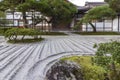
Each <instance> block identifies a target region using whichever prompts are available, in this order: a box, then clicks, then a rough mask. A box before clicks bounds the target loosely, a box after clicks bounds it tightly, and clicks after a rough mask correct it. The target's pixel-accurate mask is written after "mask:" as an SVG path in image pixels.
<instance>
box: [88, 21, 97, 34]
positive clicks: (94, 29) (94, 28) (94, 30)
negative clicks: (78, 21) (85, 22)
mask: <svg viewBox="0 0 120 80" xmlns="http://www.w3.org/2000/svg"><path fill="white" fill-rule="evenodd" d="M89 24H90V25H91V26H92V28H93V32H96V27H95V26H94V25H93V24H92V23H91V22H89Z"/></svg>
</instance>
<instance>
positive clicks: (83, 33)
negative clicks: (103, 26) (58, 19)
mask: <svg viewBox="0 0 120 80" xmlns="http://www.w3.org/2000/svg"><path fill="white" fill-rule="evenodd" d="M74 33H75V34H80V35H120V33H118V32H74Z"/></svg>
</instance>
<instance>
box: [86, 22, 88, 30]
mask: <svg viewBox="0 0 120 80" xmlns="http://www.w3.org/2000/svg"><path fill="white" fill-rule="evenodd" d="M87 31H88V23H86V32H87Z"/></svg>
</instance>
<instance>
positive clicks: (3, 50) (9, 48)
mask: <svg viewBox="0 0 120 80" xmlns="http://www.w3.org/2000/svg"><path fill="white" fill-rule="evenodd" d="M14 47H15V46H5V47H4V48H3V49H1V50H0V55H2V54H4V53H5V52H7V51H9V50H11V49H12V48H14Z"/></svg>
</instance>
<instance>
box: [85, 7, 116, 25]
mask: <svg viewBox="0 0 120 80" xmlns="http://www.w3.org/2000/svg"><path fill="white" fill-rule="evenodd" d="M115 17H116V12H114V11H113V10H112V9H111V8H109V6H98V7H96V8H92V9H90V10H89V11H88V13H87V14H86V15H85V16H84V17H83V22H86V23H88V22H91V21H92V20H99V19H113V18H115Z"/></svg>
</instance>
